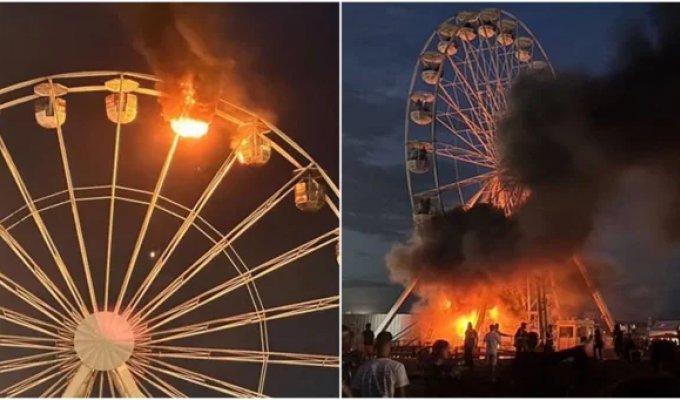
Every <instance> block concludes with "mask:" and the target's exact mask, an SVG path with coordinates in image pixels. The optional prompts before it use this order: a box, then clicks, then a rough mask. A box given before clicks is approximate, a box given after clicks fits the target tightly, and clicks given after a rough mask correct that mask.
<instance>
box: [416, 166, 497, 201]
mask: <svg viewBox="0 0 680 400" xmlns="http://www.w3.org/2000/svg"><path fill="white" fill-rule="evenodd" d="M491 176H493V174H492V173H491V172H486V173H483V174H480V175H475V176H473V177H470V178H466V179H461V180H459V181H456V182H452V183H447V184H445V185H441V186H439V188H434V189H430V190H425V191H423V192H418V193H415V194H414V196H416V197H429V196H433V195H436V194H438V193H441V192H446V191H449V190H458V189H462V188H464V187H467V186H470V185H475V184H479V183H481V182H484V181H485V180H487V179H489V178H490V177H491Z"/></svg>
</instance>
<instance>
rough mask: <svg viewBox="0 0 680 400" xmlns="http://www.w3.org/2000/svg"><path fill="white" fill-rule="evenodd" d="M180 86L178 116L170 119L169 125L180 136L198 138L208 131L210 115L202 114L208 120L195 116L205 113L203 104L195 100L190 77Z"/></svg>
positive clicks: (194, 91)
mask: <svg viewBox="0 0 680 400" xmlns="http://www.w3.org/2000/svg"><path fill="white" fill-rule="evenodd" d="M180 86H181V90H182V95H183V96H184V101H183V103H182V104H181V110H180V112H179V116H178V117H176V118H173V119H172V120H170V126H171V127H172V130H173V131H174V132H175V133H176V134H177V135H179V136H181V137H185V138H200V137H202V136H204V135H205V134H206V133H208V129H209V128H210V121H209V119H210V117H209V116H208V115H202V116H203V117H206V118H208V120H204V119H203V118H200V117H197V115H200V114H205V110H202V109H201V108H203V107H205V106H204V105H201V104H199V103H198V102H197V101H196V90H195V89H194V86H193V83H192V80H191V78H187V79H185V80H184V81H183V82H182V83H181V85H180Z"/></svg>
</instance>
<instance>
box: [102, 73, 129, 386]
mask: <svg viewBox="0 0 680 400" xmlns="http://www.w3.org/2000/svg"><path fill="white" fill-rule="evenodd" d="M119 79H120V82H121V85H120V88H119V90H118V96H119V97H118V98H121V97H122V96H123V88H124V86H125V85H123V84H122V82H124V81H125V77H124V76H123V75H122V74H121V75H120V78H119ZM117 103H118V110H117V113H116V133H115V137H114V144H113V167H112V171H111V200H110V201H109V224H108V230H107V232H106V269H105V272H104V309H108V307H109V287H110V284H111V281H110V280H111V252H112V249H113V222H114V220H115V219H114V216H115V211H116V185H117V183H118V158H119V157H120V132H121V126H122V116H123V102H122V101H118V102H117ZM103 380H104V378H103V377H102V382H103Z"/></svg>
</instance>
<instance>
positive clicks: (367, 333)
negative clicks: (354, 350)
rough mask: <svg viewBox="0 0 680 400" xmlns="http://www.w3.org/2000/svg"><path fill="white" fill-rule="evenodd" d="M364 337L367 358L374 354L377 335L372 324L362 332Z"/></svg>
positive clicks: (367, 325)
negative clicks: (372, 328) (374, 342)
mask: <svg viewBox="0 0 680 400" xmlns="http://www.w3.org/2000/svg"><path fill="white" fill-rule="evenodd" d="M362 334H363V336H364V353H365V354H366V356H370V355H372V354H373V341H374V339H375V334H374V333H373V331H372V330H371V324H370V323H368V324H366V329H364V331H363V332H362Z"/></svg>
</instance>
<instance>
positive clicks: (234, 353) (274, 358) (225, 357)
mask: <svg viewBox="0 0 680 400" xmlns="http://www.w3.org/2000/svg"><path fill="white" fill-rule="evenodd" d="M149 349H150V350H151V355H152V356H153V357H157V358H177V359H186V360H213V361H234V362H246V363H261V362H263V361H265V360H267V362H268V363H269V364H282V365H299V366H307V367H329V368H337V367H338V365H339V357H337V356H331V355H321V354H303V353H283V352H276V351H267V352H263V351H256V350H233V349H220V348H207V347H183V346H149Z"/></svg>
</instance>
